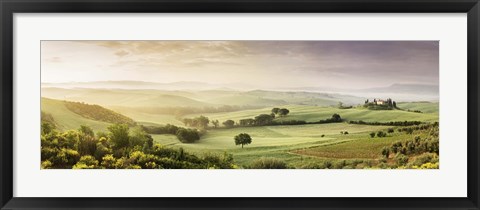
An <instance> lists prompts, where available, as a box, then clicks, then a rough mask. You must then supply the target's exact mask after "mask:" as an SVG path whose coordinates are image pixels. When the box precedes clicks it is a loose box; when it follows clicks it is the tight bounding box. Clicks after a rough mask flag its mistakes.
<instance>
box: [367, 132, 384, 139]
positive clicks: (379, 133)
mask: <svg viewBox="0 0 480 210" xmlns="http://www.w3.org/2000/svg"><path fill="white" fill-rule="evenodd" d="M375 135H377V137H378V138H382V137H386V136H387V133H385V132H383V131H378V132H377V133H375V132H371V133H370V137H372V138H375Z"/></svg>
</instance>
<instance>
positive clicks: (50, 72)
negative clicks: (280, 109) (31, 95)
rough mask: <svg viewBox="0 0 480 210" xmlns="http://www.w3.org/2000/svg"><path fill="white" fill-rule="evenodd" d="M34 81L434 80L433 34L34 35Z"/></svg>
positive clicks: (275, 83) (281, 83) (357, 84)
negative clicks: (332, 37)
mask: <svg viewBox="0 0 480 210" xmlns="http://www.w3.org/2000/svg"><path fill="white" fill-rule="evenodd" d="M41 44H42V69H41V71H42V82H54V83H57V82H88V81H106V80H138V81H148V82H160V83H169V82H178V81H198V82H206V83H212V84H228V83H242V84H246V85H249V86H252V87H259V88H261V87H306V86H315V87H336V88H353V89H357V88H358V89H360V88H369V87H379V86H388V85H391V84H394V83H409V84H410V83H416V84H434V85H437V84H438V74H439V69H438V68H439V67H438V62H439V60H438V59H439V55H438V48H439V47H438V42H437V41H42V43H41Z"/></svg>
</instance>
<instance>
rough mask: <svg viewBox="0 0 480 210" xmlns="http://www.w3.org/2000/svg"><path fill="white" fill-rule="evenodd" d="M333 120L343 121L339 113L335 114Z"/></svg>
mask: <svg viewBox="0 0 480 210" xmlns="http://www.w3.org/2000/svg"><path fill="white" fill-rule="evenodd" d="M331 119H332V121H333V122H341V121H342V117H340V115H339V114H337V113H335V114H333V115H332V118H331Z"/></svg>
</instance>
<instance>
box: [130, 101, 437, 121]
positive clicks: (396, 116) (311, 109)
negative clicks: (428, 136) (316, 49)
mask: <svg viewBox="0 0 480 210" xmlns="http://www.w3.org/2000/svg"><path fill="white" fill-rule="evenodd" d="M430 106H438V104H431V105H430ZM282 107H285V108H287V109H289V110H290V114H288V116H286V117H283V118H279V119H277V120H305V121H307V122H316V121H319V120H323V119H327V118H330V117H331V116H332V114H334V113H337V114H340V116H341V117H342V119H345V120H347V121H350V120H354V121H358V120H363V121H366V122H390V121H425V122H434V121H438V112H431V113H415V112H407V111H402V110H376V111H372V110H368V109H365V108H363V107H358V108H357V107H356V108H351V109H339V108H336V107H320V106H300V105H288V106H282ZM430 109H432V110H433V109H434V108H430ZM270 110H271V108H264V109H256V110H244V111H237V112H229V113H214V114H209V113H206V114H203V115H204V116H206V117H208V118H209V119H212V120H214V119H217V120H219V121H220V122H223V121H225V120H229V119H230V120H234V121H238V120H240V119H245V118H253V117H254V116H257V115H259V114H269V113H270ZM199 115H200V114H195V115H187V116H185V117H186V118H190V117H196V116H199ZM133 118H134V117H133ZM134 119H135V118H134Z"/></svg>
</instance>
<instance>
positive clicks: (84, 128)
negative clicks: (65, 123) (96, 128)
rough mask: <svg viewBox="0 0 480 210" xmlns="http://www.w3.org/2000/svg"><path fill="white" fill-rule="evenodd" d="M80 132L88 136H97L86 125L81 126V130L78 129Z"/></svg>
mask: <svg viewBox="0 0 480 210" xmlns="http://www.w3.org/2000/svg"><path fill="white" fill-rule="evenodd" d="M78 131H79V132H80V133H82V134H84V135H87V136H92V137H93V136H95V134H94V133H93V130H92V128H90V127H88V126H86V125H80V128H79V129H78Z"/></svg>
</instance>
